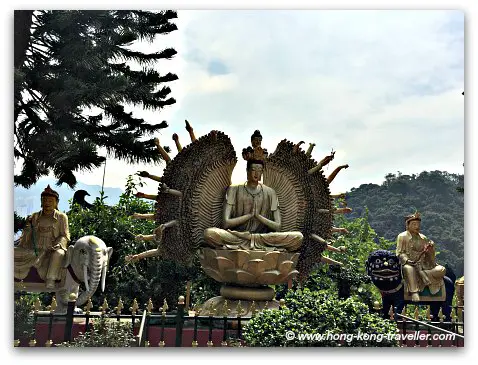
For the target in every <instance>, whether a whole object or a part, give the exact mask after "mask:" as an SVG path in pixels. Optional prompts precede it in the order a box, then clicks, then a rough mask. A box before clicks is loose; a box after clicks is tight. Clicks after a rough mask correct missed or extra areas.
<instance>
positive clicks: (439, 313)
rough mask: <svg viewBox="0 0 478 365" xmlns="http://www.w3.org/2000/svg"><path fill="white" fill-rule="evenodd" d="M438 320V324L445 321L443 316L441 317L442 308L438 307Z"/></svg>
mask: <svg viewBox="0 0 478 365" xmlns="http://www.w3.org/2000/svg"><path fill="white" fill-rule="evenodd" d="M438 318H439V319H440V322H443V320H444V319H445V316H444V315H443V311H442V308H441V307H440V311H439V312H438Z"/></svg>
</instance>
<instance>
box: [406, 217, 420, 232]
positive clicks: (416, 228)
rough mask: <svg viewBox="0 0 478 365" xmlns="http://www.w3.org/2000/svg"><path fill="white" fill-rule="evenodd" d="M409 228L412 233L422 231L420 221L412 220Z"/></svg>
mask: <svg viewBox="0 0 478 365" xmlns="http://www.w3.org/2000/svg"><path fill="white" fill-rule="evenodd" d="M408 230H409V232H410V233H412V234H418V233H419V232H420V221H418V220H416V221H411V222H410V223H408Z"/></svg>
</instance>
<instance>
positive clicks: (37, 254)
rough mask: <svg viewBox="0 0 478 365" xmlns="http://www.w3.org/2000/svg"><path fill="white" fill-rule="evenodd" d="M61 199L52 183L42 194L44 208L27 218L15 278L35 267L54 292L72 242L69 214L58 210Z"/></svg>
mask: <svg viewBox="0 0 478 365" xmlns="http://www.w3.org/2000/svg"><path fill="white" fill-rule="evenodd" d="M58 201H59V196H58V193H57V192H56V191H55V190H53V189H51V188H50V185H48V186H47V187H46V189H45V190H44V191H43V192H42V193H41V207H42V209H41V210H40V211H39V212H36V213H33V214H32V215H31V216H29V217H28V218H27V222H26V225H25V228H24V230H23V232H22V236H21V237H20V243H19V245H18V246H17V247H15V250H14V260H15V277H20V278H23V277H25V276H27V274H28V272H29V271H30V268H31V267H34V268H35V269H36V270H37V272H38V275H39V276H40V278H41V279H42V280H45V287H46V289H51V290H52V291H53V290H54V289H55V286H56V285H55V282H57V281H59V280H60V267H61V264H62V261H63V259H64V256H65V253H66V250H67V248H68V243H69V242H70V231H69V227H68V216H67V215H66V214H65V213H62V212H60V211H58Z"/></svg>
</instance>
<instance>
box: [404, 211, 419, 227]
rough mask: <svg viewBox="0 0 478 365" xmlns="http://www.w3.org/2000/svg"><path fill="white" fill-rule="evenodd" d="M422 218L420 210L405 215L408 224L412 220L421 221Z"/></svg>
mask: <svg viewBox="0 0 478 365" xmlns="http://www.w3.org/2000/svg"><path fill="white" fill-rule="evenodd" d="M421 220H422V217H421V215H420V212H415V213H413V214H410V215H407V216H406V217H405V223H407V224H408V222H411V221H421Z"/></svg>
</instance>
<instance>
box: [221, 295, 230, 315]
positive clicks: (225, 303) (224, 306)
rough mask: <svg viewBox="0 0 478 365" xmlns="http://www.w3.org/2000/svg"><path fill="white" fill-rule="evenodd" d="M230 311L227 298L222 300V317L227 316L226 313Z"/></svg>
mask: <svg viewBox="0 0 478 365" xmlns="http://www.w3.org/2000/svg"><path fill="white" fill-rule="evenodd" d="M230 312H231V310H230V309H229V307H228V305H227V299H226V300H224V304H223V305H222V313H223V314H224V317H227V315H228V314H229V313H230Z"/></svg>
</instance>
